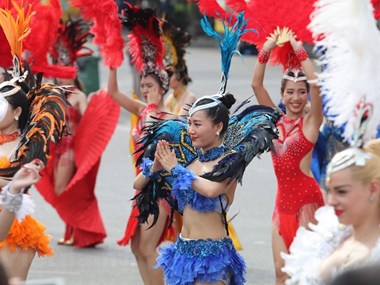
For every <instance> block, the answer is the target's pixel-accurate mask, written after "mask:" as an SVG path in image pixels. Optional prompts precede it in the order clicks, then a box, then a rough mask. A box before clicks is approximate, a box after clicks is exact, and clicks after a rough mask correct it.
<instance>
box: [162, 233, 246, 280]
mask: <svg viewBox="0 0 380 285" xmlns="http://www.w3.org/2000/svg"><path fill="white" fill-rule="evenodd" d="M157 263H158V264H157V265H156V267H157V268H158V267H161V268H162V270H163V271H164V275H165V282H166V283H167V284H168V285H193V284H194V283H195V282H201V283H215V282H218V281H225V282H226V284H230V285H240V284H244V282H245V277H244V275H245V262H244V260H243V258H242V257H241V256H240V255H239V254H238V253H237V252H236V250H235V248H234V246H233V244H232V240H231V239H230V238H223V239H220V240H212V239H199V240H190V239H189V240H188V239H183V238H181V236H178V239H177V241H176V242H175V243H174V244H171V245H169V246H167V247H161V248H160V256H159V257H158V258H157Z"/></svg>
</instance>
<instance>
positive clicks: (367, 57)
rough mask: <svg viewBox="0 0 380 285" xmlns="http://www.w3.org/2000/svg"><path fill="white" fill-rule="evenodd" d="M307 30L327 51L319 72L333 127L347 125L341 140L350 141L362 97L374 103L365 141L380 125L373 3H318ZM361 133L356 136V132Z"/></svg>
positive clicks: (379, 57)
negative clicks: (333, 117) (323, 66)
mask: <svg viewBox="0 0 380 285" xmlns="http://www.w3.org/2000/svg"><path fill="white" fill-rule="evenodd" d="M315 5H316V8H315V11H314V12H313V14H312V16H311V17H312V19H311V23H310V25H309V29H310V30H311V32H312V33H313V37H314V40H315V43H316V45H317V46H319V47H321V48H322V50H325V53H324V55H322V57H321V58H320V64H323V65H326V66H327V67H326V68H325V70H324V71H322V73H321V74H319V79H320V81H321V88H322V90H321V91H322V94H326V97H327V100H328V102H327V106H326V107H327V108H328V109H329V113H330V114H331V115H336V119H335V124H336V125H337V126H341V125H343V124H345V123H346V127H345V132H344V134H343V136H344V137H345V139H346V140H348V141H351V140H352V138H353V137H354V136H355V134H356V132H358V131H359V130H357V129H355V124H357V121H358V119H360V118H358V116H356V115H355V114H356V113H357V111H358V110H357V106H358V104H359V102H360V100H361V99H364V100H365V102H366V103H369V104H371V105H372V111H373V113H372V116H371V118H370V121H369V122H368V124H367V127H366V130H365V134H364V137H363V140H364V141H365V142H366V141H368V140H369V139H371V138H373V137H374V136H375V134H376V130H377V127H378V126H379V123H380V32H379V30H378V29H377V27H376V21H375V19H374V17H373V7H372V5H371V1H370V0H317V1H316V3H315ZM356 135H357V134H356Z"/></svg>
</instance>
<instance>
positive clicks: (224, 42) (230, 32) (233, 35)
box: [201, 13, 247, 94]
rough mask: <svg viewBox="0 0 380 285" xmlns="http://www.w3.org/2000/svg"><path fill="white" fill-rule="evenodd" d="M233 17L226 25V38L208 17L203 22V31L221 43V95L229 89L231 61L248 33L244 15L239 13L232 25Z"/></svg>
mask: <svg viewBox="0 0 380 285" xmlns="http://www.w3.org/2000/svg"><path fill="white" fill-rule="evenodd" d="M231 21H232V16H231V17H230V19H229V22H228V25H227V26H226V25H225V24H224V23H223V25H224V37H223V38H222V37H221V36H220V35H219V34H218V33H217V32H216V31H215V30H214V29H213V28H212V27H211V25H210V23H209V21H208V20H207V17H206V16H204V17H203V19H202V20H201V26H202V28H203V31H204V32H205V33H206V34H207V35H208V36H210V37H213V38H215V39H216V40H217V41H218V42H219V47H220V52H221V56H222V80H221V86H220V89H219V91H218V93H219V94H224V93H225V92H226V88H227V80H228V74H229V71H230V66H231V59H232V56H233V54H234V53H239V52H238V51H237V50H236V46H237V44H238V43H239V40H240V38H241V36H242V35H243V34H245V33H246V32H247V30H246V27H247V21H246V20H245V19H244V13H239V14H238V15H237V17H236V21H235V23H234V24H233V25H232V24H231Z"/></svg>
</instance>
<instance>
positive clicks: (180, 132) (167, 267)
mask: <svg viewBox="0 0 380 285" xmlns="http://www.w3.org/2000/svg"><path fill="white" fill-rule="evenodd" d="M229 22H232V19H230V20H229ZM234 22H235V24H234V25H233V26H232V27H231V26H229V27H228V28H226V30H225V33H224V34H225V38H223V39H221V38H220V36H219V35H218V34H217V33H216V32H215V31H214V30H213V29H212V28H211V25H210V24H209V22H208V21H207V19H206V18H204V19H203V21H202V26H203V28H204V30H205V32H206V33H207V34H208V35H210V36H213V37H215V38H217V39H219V40H220V46H221V48H222V70H223V74H222V84H221V87H220V89H219V92H218V93H217V94H215V95H212V96H204V97H201V98H200V99H198V100H197V101H196V102H195V103H194V104H193V106H192V107H191V108H190V110H189V118H188V123H187V124H186V123H185V122H183V121H181V120H172V121H167V122H161V123H156V124H153V125H152V126H150V127H148V128H147V130H146V131H147V132H146V137H145V138H144V140H143V146H142V148H143V149H145V152H144V155H143V156H141V157H140V159H141V160H142V161H143V163H142V164H141V165H140V166H141V169H142V173H140V174H139V175H138V176H137V177H136V180H135V183H134V187H135V188H137V189H143V190H142V192H141V193H139V195H137V196H136V197H135V199H136V201H137V206H138V207H139V208H140V218H141V221H142V222H143V221H144V220H146V218H147V216H148V214H149V212H150V213H154V214H155V216H156V215H159V213H158V211H157V210H156V209H157V205H158V203H159V201H160V199H166V200H167V201H168V202H169V204H170V205H172V206H173V207H175V205H176V203H177V205H178V210H179V211H180V212H182V213H183V225H182V229H181V233H180V234H179V236H178V238H177V241H176V243H175V244H172V245H169V246H168V247H163V248H162V249H161V250H160V252H161V255H160V256H159V258H158V259H157V262H158V264H157V266H159V267H161V268H162V269H163V270H164V274H165V281H166V284H170V285H173V284H176V285H179V284H181V285H185V284H244V283H245V263H244V260H243V259H242V257H241V256H240V255H239V254H238V253H237V252H236V250H235V248H234V246H233V243H232V240H231V239H230V238H229V237H228V222H227V219H226V212H227V211H228V208H229V206H230V205H231V204H232V202H233V199H234V194H235V190H236V186H237V183H238V182H241V179H242V176H243V173H244V170H245V168H246V166H247V165H248V163H249V162H250V161H251V160H252V159H253V157H255V156H256V155H258V154H260V153H262V152H264V151H266V150H268V149H269V148H270V146H271V145H272V141H271V140H272V139H273V138H275V137H277V135H276V128H275V122H276V120H277V119H278V113H276V112H275V111H274V109H272V108H268V107H263V106H251V107H248V108H245V109H244V110H243V111H241V113H239V114H237V115H234V116H232V117H231V118H230V117H229V108H230V107H231V106H232V104H233V103H234V102H235V98H234V96H233V95H232V94H230V93H228V92H226V84H227V79H228V71H229V67H230V63H231V58H232V54H233V53H234V51H235V47H236V43H237V42H238V41H239V39H240V37H241V35H242V34H243V33H244V32H245V26H246V21H245V20H244V18H243V14H238V15H237V16H236V18H235V19H234ZM156 145H157V148H156V150H154V149H155V146H156ZM152 160H153V161H152ZM173 195H174V197H175V199H176V201H175V200H174V198H173ZM156 219H158V217H156Z"/></svg>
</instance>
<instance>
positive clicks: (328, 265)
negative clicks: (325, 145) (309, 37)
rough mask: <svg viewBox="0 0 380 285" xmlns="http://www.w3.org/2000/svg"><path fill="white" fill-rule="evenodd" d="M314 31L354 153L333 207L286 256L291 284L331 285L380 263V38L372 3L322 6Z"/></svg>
mask: <svg viewBox="0 0 380 285" xmlns="http://www.w3.org/2000/svg"><path fill="white" fill-rule="evenodd" d="M332 15H336V17H334V18H333V19H332V18H330V17H331V16H332ZM353 23H355V25H354V24H353ZM309 28H310V29H311V31H312V32H313V36H314V38H315V43H316V46H317V47H319V48H322V49H324V50H325V53H324V54H323V55H322V56H321V58H320V62H321V63H322V64H324V65H326V66H327V68H326V69H324V70H323V71H322V72H321V74H320V75H319V79H320V85H321V90H322V92H324V93H325V94H326V95H327V107H328V109H329V111H330V114H331V115H334V125H335V127H338V128H339V127H341V126H343V125H344V133H343V137H344V140H345V141H348V142H349V143H350V148H348V149H346V150H343V151H341V152H339V153H337V154H336V155H335V156H334V157H333V159H332V161H331V162H330V164H329V166H328V168H327V189H328V191H327V203H328V205H329V206H326V207H323V208H321V209H320V210H318V211H317V212H316V219H317V220H318V225H314V226H312V227H311V230H310V231H309V230H306V229H303V228H301V229H299V231H298V232H297V237H296V239H295V240H294V242H293V244H292V246H291V247H290V255H286V254H284V255H283V258H284V259H285V267H284V268H283V270H284V271H285V272H286V273H287V274H288V275H289V276H290V279H289V280H288V281H287V284H327V283H328V282H329V281H330V280H331V279H332V278H333V277H334V276H335V275H337V274H339V273H341V272H343V271H345V270H347V269H350V268H355V267H361V266H366V265H370V264H377V265H379V264H380V246H379V245H380V230H379V223H380V216H379V211H380V208H379V207H380V204H379V201H380V176H379V169H380V142H379V140H374V141H372V140H371V138H373V137H375V135H376V132H377V128H378V127H379V117H380V109H379V108H380V106H379V102H380V100H379V94H378V90H379V82H380V81H379V74H380V73H379V67H378V65H377V63H376V62H377V61H376V59H378V58H380V53H379V51H378V50H377V49H376V48H374V47H375V46H377V45H379V44H380V36H379V31H378V29H377V27H376V21H375V19H374V18H373V7H372V5H371V1H369V0H367V1H359V2H358V1H353V0H350V1H329V0H319V1H317V2H316V9H315V11H314V13H313V18H312V21H311V24H310V26H309ZM347 30H350V33H347V32H346V31H347ZM322 35H323V36H322ZM369 43H370V44H369ZM368 47H373V48H368ZM363 50H365V52H363ZM364 66H365V68H364ZM363 68H364V69H363ZM341 82H345V83H346V84H341ZM368 141H369V142H368ZM303 262H304V264H302V263H303Z"/></svg>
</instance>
